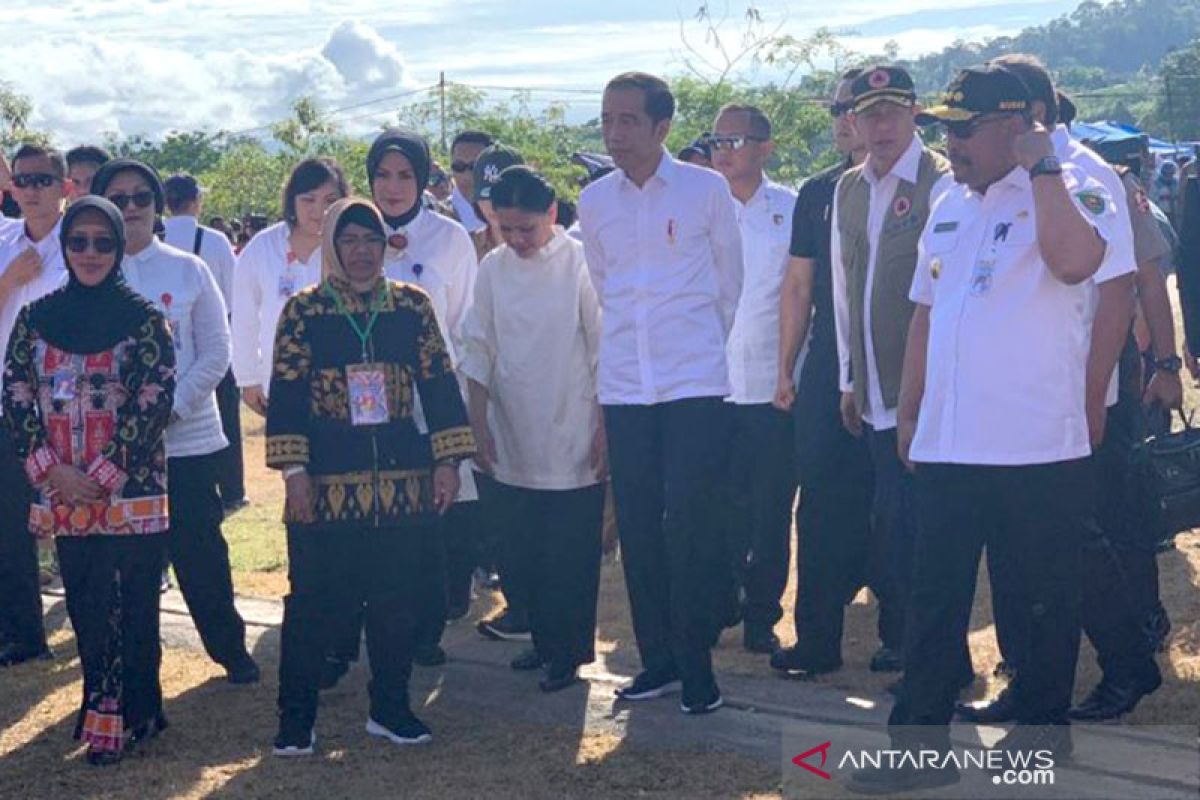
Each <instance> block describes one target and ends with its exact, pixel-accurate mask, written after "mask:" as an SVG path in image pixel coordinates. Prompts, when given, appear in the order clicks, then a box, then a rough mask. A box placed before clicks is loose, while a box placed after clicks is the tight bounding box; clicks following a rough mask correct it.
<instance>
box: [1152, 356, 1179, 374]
mask: <svg viewBox="0 0 1200 800" xmlns="http://www.w3.org/2000/svg"><path fill="white" fill-rule="evenodd" d="M1182 368H1183V359H1182V358H1180V357H1179V356H1177V355H1169V356H1167V357H1166V358H1159V359H1156V360H1155V362H1154V369H1155V370H1156V371H1158V372H1170V373H1171V374H1175V373H1178V372H1179V370H1180V369H1182Z"/></svg>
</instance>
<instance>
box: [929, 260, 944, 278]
mask: <svg viewBox="0 0 1200 800" xmlns="http://www.w3.org/2000/svg"><path fill="white" fill-rule="evenodd" d="M929 274H930V276H932V277H933V279H934V280H935V281H936V280H937V279H938V278H939V277H941V274H942V259H940V258H938V257H937V256H934V258H933V260H932V261H930V262H929Z"/></svg>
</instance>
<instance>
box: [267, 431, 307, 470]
mask: <svg viewBox="0 0 1200 800" xmlns="http://www.w3.org/2000/svg"><path fill="white" fill-rule="evenodd" d="M307 464H308V437H307V436H294V435H288V436H269V437H267V466H268V467H271V468H272V469H283V468H284V467H297V466H301V465H307Z"/></svg>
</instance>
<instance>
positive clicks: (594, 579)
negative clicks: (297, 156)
mask: <svg viewBox="0 0 1200 800" xmlns="http://www.w3.org/2000/svg"><path fill="white" fill-rule="evenodd" d="M604 490H605V485H604V484H596V485H595V486H588V487H584V488H581V489H570V490H563V491H551V490H542V489H525V488H521V487H518V486H510V485H508V484H505V483H501V482H500V481H492V482H490V483H489V484H488V485H487V489H486V490H485V494H484V498H483V501H484V503H485V510H486V512H487V514H488V518H489V519H490V520H491V521H492V524H494V525H496V526H498V527H499V528H500V529H501V531H502V535H503V536H504V538H505V540H506V541H508V542H510V543H511V545H510V546H511V547H513V548H514V549H515V551H516V553H515V555H516V557H517V559H518V560H519V561H520V563H521V564H522V565H523V566H524V570H525V575H524V578H525V581H526V584H525V585H526V587H527V595H526V597H525V600H526V602H527V603H528V608H529V624H530V630H531V632H532V634H533V646H534V647H535V648H537V651H538V653H539V654H540V655H541V657H542V660H543V661H545V662H547V663H549V664H553V665H555V666H564V667H570V666H579V665H580V664H589V663H591V662H592V661H594V660H595V658H596V653H595V639H596V601H597V596H598V593H599V589H600V532H601V526H602V524H603V521H604Z"/></svg>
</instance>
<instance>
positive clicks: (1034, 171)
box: [1029, 156, 1063, 180]
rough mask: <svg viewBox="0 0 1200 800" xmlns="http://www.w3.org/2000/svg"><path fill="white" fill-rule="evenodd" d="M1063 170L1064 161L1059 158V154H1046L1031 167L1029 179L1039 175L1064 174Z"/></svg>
mask: <svg viewBox="0 0 1200 800" xmlns="http://www.w3.org/2000/svg"><path fill="white" fill-rule="evenodd" d="M1062 171H1063V168H1062V162H1060V161H1059V160H1058V156H1044V157H1042V158H1041V159H1039V160H1038V162H1037V163H1036V164H1034V165H1033V166H1032V167H1030V168H1029V180H1033V179H1034V178H1036V177H1037V176H1039V175H1062Z"/></svg>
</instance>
